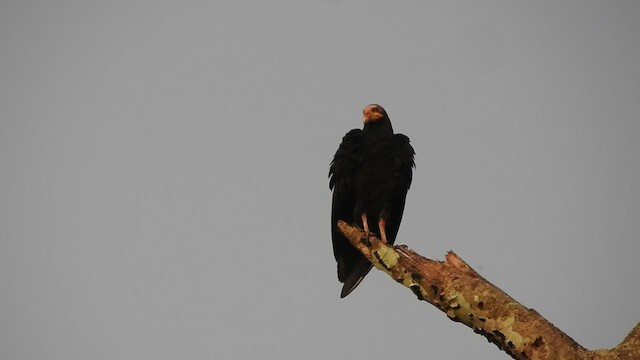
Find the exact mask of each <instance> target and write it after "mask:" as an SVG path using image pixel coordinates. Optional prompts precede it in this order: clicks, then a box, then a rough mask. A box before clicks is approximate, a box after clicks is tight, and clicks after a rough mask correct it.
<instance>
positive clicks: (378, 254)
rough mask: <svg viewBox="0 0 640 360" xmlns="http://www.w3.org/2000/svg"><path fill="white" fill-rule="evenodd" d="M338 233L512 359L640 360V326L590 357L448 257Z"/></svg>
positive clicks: (352, 232) (353, 232)
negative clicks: (433, 256) (435, 257)
mask: <svg viewBox="0 0 640 360" xmlns="http://www.w3.org/2000/svg"><path fill="white" fill-rule="evenodd" d="M338 227H339V228H340V231H342V233H343V234H344V235H345V236H346V237H347V239H349V241H350V242H351V243H352V244H353V245H354V246H355V247H356V248H358V249H359V250H360V251H361V252H362V253H363V254H364V256H365V257H366V258H367V259H369V261H371V262H372V263H373V265H374V266H375V267H376V268H377V269H379V270H382V271H384V272H386V273H387V274H388V275H389V276H391V278H393V279H394V280H395V281H397V282H399V283H401V284H402V285H404V286H406V287H408V288H409V289H411V291H412V292H413V293H414V294H415V295H416V296H417V297H418V299H419V300H425V301H427V302H429V303H430V304H432V305H434V306H435V307H437V308H438V309H440V310H441V311H443V312H444V313H445V314H447V316H448V317H449V318H450V319H451V320H453V321H456V322H461V323H463V324H465V325H467V326H468V327H470V328H471V329H473V331H475V332H476V333H478V334H481V335H482V336H484V337H485V338H487V339H488V340H489V341H490V342H492V343H494V344H495V345H496V346H498V348H500V349H501V350H503V351H504V352H506V353H507V354H509V355H510V356H511V357H512V358H514V359H518V360H520V359H522V360H524V359H527V360H551V359H553V360H582V359H584V360H587V359H588V360H605V359H607V360H609V359H617V360H639V359H640V323H639V324H638V325H636V327H635V328H634V329H633V330H631V332H630V333H629V335H628V336H627V337H626V338H625V339H624V340H623V341H622V343H620V344H619V345H618V346H616V347H615V348H612V349H604V350H594V351H591V350H588V349H585V348H584V347H582V346H580V345H579V344H578V343H577V342H575V341H574V340H573V339H571V338H570V337H569V336H567V335H566V334H565V333H563V332H562V331H561V330H560V329H558V328H556V327H555V326H553V324H551V323H550V322H549V321H547V320H546V319H545V318H543V317H542V316H541V315H540V314H538V312H537V311H535V310H534V309H530V308H527V307H525V306H523V305H522V304H520V303H518V302H517V301H516V300H514V299H513V298H511V297H510V296H509V295H507V294H505V293H504V292H503V291H502V290H500V289H499V288H498V287H496V286H495V285H493V284H491V283H490V282H489V281H487V280H486V279H485V278H483V277H482V276H480V275H479V274H478V273H477V272H476V271H475V270H473V269H472V268H471V267H470V266H469V265H468V264H467V263H465V262H464V261H463V260H462V259H461V258H460V257H458V255H456V254H455V253H454V252H452V251H450V252H449V253H447V255H446V258H445V261H435V260H430V259H427V258H424V257H422V256H421V255H420V254H418V253H416V252H414V251H412V250H410V249H408V248H407V247H406V246H403V245H399V246H389V245H387V244H385V243H383V242H382V241H381V240H380V239H378V238H376V237H374V236H369V238H368V239H367V238H366V237H365V233H364V232H363V231H361V230H360V229H359V228H357V227H353V226H351V225H348V224H347V223H345V222H343V221H339V222H338Z"/></svg>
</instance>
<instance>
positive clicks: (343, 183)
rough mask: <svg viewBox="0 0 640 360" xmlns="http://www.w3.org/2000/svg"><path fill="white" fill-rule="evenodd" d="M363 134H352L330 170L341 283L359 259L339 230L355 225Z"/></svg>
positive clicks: (332, 215) (332, 227) (341, 148)
mask: <svg viewBox="0 0 640 360" xmlns="http://www.w3.org/2000/svg"><path fill="white" fill-rule="evenodd" d="M361 139H362V130H359V129H354V130H351V131H349V132H348V133H347V134H346V135H345V136H344V138H343V139H342V143H341V144H340V147H339V148H338V151H336V154H335V156H334V157H333V161H332V162H331V166H330V167H329V188H331V189H333V203H332V205H331V239H332V242H333V255H334V256H335V258H336V261H337V262H338V280H340V281H341V282H344V281H345V279H346V277H347V274H349V273H350V272H352V269H351V265H352V264H353V259H354V258H357V257H358V255H359V252H358V250H356V249H355V248H354V247H353V246H351V244H350V243H349V242H348V240H347V239H346V238H345V237H344V235H342V233H341V232H340V230H339V229H338V227H337V225H336V224H337V223H338V220H343V221H346V222H348V223H353V222H354V208H355V203H356V198H355V193H356V191H355V176H356V171H357V169H358V167H359V165H360V163H361V161H362V147H361Z"/></svg>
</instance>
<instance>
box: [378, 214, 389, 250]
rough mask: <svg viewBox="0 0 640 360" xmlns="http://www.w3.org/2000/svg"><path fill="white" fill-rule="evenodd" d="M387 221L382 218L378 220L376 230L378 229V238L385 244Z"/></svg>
mask: <svg viewBox="0 0 640 360" xmlns="http://www.w3.org/2000/svg"><path fill="white" fill-rule="evenodd" d="M386 226H387V221H386V220H385V219H384V218H380V219H378V228H379V229H380V238H381V240H382V241H383V242H384V243H385V244H388V242H387V228H386Z"/></svg>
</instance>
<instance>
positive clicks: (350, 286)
mask: <svg viewBox="0 0 640 360" xmlns="http://www.w3.org/2000/svg"><path fill="white" fill-rule="evenodd" d="M372 267H373V265H372V264H371V263H370V262H369V261H368V260H366V259H365V261H363V262H362V263H361V264H359V265H358V266H356V267H355V268H353V269H352V270H351V272H349V274H348V275H347V278H346V279H345V280H344V286H342V292H341V293H340V298H344V297H345V296H347V295H349V294H350V293H351V292H352V291H353V290H354V289H355V288H356V287H357V286H358V285H360V282H362V279H364V277H365V276H366V275H367V274H368V273H369V271H370V270H371V268H372Z"/></svg>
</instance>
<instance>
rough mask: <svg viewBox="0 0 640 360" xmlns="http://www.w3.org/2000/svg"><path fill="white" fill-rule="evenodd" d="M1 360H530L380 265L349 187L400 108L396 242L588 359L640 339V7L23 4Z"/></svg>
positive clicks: (10, 33) (3, 249)
mask: <svg viewBox="0 0 640 360" xmlns="http://www.w3.org/2000/svg"><path fill="white" fill-rule="evenodd" d="M0 54H1V55H0V59H1V61H0V286H1V288H2V290H1V291H0V357H1V358H2V359H7V360H12V359H21V360H22V359H51V360H55V359H60V360H71V359H82V360H84V359H119V360H121V359H154V360H161V359H176V358H184V359H366V358H369V359H384V358H390V357H393V358H418V357H420V358H424V357H425V356H426V357H428V358H431V359H466V358H469V356H470V355H473V357H474V358H476V359H507V358H508V357H507V355H506V354H503V353H500V352H499V351H498V350H497V348H496V347H495V346H494V345H492V344H489V343H488V342H487V341H486V340H485V339H484V338H482V337H480V336H478V335H476V334H474V333H473V332H472V331H471V330H470V329H468V328H466V327H465V326H463V325H461V324H459V323H453V322H451V321H449V320H448V319H447V318H446V315H444V314H443V313H441V312H440V311H438V310H437V309H436V308H434V307H432V306H430V305H429V304H427V303H425V302H419V301H417V300H416V298H415V296H414V295H413V294H412V293H411V291H409V290H407V289H405V288H403V287H401V286H399V285H398V284H396V283H395V282H393V281H391V280H390V279H389V278H388V277H387V276H386V275H384V274H382V273H380V272H378V271H375V270H374V271H372V272H371V273H370V275H369V276H368V277H367V278H366V279H365V281H364V282H363V284H362V285H360V287H359V288H358V289H357V290H356V291H354V292H353V293H352V294H351V295H350V296H349V297H347V298H346V299H343V300H341V299H340V298H339V292H340V288H341V286H340V284H339V283H338V281H337V278H336V268H335V261H334V259H333V254H332V251H331V240H330V232H329V226H330V223H329V208H330V197H331V195H330V192H329V189H328V182H327V172H328V165H329V162H330V161H331V158H332V156H333V154H334V152H335V150H336V149H337V146H338V144H339V142H340V140H341V138H342V136H343V135H344V134H345V133H346V132H347V131H348V130H350V129H352V128H357V127H361V126H362V124H361V121H360V116H361V111H362V108H363V107H364V106H365V105H366V104H369V103H374V102H375V103H379V104H381V105H383V106H384V107H385V108H386V109H387V112H388V113H389V115H390V117H391V120H392V122H393V126H394V129H395V131H396V132H402V133H404V134H406V135H408V136H409V137H410V138H411V141H412V144H413V146H414V148H415V150H416V153H417V155H416V164H417V168H416V170H415V172H414V183H413V186H412V188H411V190H410V192H409V196H408V203H407V208H406V210H405V216H404V220H403V224H402V226H401V228H400V233H399V235H398V240H397V242H398V243H400V244H407V245H408V246H409V247H411V248H413V249H414V250H416V251H418V252H419V253H421V254H423V255H424V256H427V257H430V258H438V259H442V258H443V257H444V254H445V252H446V251H447V250H449V249H451V250H454V251H455V252H457V253H458V254H459V255H460V256H461V257H462V258H463V259H465V260H466V261H467V262H469V263H470V265H471V266H473V267H474V268H475V269H476V270H478V271H479V272H480V273H481V274H482V275H483V276H484V277H486V278H487V279H489V280H490V281H491V282H493V283H494V284H496V285H497V286H499V287H500V288H502V289H503V290H505V291H506V292H507V293H509V294H510V295H511V296H513V297H514V298H516V299H517V300H519V301H520V302H522V303H523V304H524V305H526V306H529V307H533V308H535V309H536V310H537V311H539V312H540V313H541V314H542V315H543V316H545V317H546V318H547V319H548V320H550V321H551V322H553V323H554V324H555V325H556V326H558V327H559V328H560V329H562V330H563V331H565V332H566V333H567V334H568V335H570V336H571V337H573V338H574V339H575V340H576V341H578V342H579V343H581V344H582V345H583V346H586V347H588V348H605V347H612V346H615V345H616V344H617V343H618V342H620V341H621V340H622V339H623V337H624V336H625V335H626V334H627V333H628V331H629V330H630V329H631V328H632V327H633V326H634V325H635V324H636V323H637V322H638V321H640V281H638V278H640V261H638V256H639V255H640V239H639V238H640V141H639V140H638V139H640V101H639V100H640V95H639V94H640V61H639V59H640V2H638V1H635V0H630V1H555V0H554V1H533V2H532V1H527V2H525V1H482V2H479V1H441V2H431V1H395V2H391V1H339V0H325V1H306V2H303V1H253V2H241V1H204V0H203V1H148V0H140V1H121V0H111V1H64V0H61V1H37V0H35V1H9V0H5V1H2V3H0Z"/></svg>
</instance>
